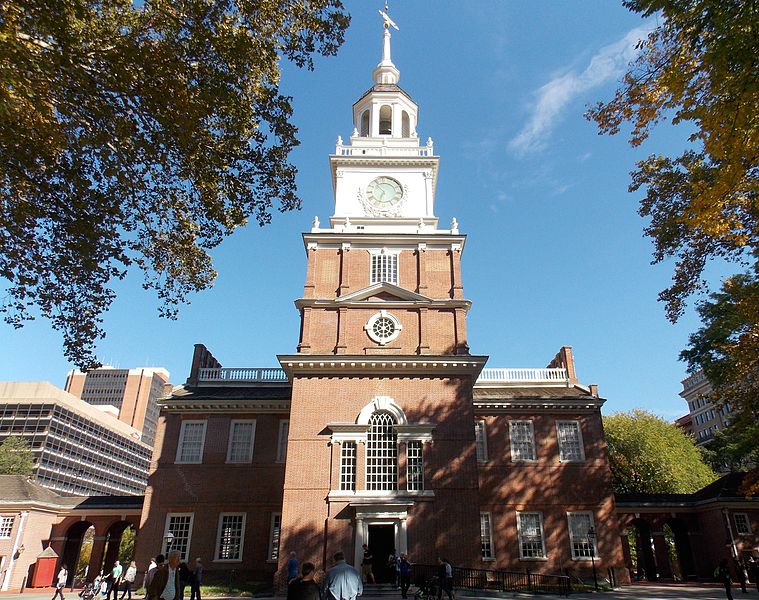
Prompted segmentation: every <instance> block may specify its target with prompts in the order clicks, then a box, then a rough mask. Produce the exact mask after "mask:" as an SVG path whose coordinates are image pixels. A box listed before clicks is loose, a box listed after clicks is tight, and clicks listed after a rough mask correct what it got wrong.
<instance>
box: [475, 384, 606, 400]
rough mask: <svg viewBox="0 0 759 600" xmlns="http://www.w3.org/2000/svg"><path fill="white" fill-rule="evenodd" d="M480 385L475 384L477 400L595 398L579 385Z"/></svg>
mask: <svg viewBox="0 0 759 600" xmlns="http://www.w3.org/2000/svg"><path fill="white" fill-rule="evenodd" d="M495 385H497V384H494V387H480V386H478V385H475V386H474V399H475V400H480V399H482V400H489V399H496V398H504V399H506V398H508V399H518V398H536V399H540V398H548V399H552V400H556V399H561V398H571V399H576V398H588V399H592V398H595V397H594V396H593V395H592V394H591V393H590V392H589V391H588V390H586V389H584V388H582V387H578V386H572V387H565V386H541V385H532V386H530V385H523V386H518V387H517V386H506V385H504V386H500V387H495Z"/></svg>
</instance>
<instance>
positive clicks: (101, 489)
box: [0, 381, 152, 496]
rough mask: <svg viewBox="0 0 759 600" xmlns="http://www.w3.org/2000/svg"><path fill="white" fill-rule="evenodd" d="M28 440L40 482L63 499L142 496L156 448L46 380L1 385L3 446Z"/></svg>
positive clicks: (0, 431)
mask: <svg viewBox="0 0 759 600" xmlns="http://www.w3.org/2000/svg"><path fill="white" fill-rule="evenodd" d="M9 436H17V437H22V438H24V439H25V440H26V441H27V442H29V444H30V446H31V448H32V452H33V454H34V461H35V466H34V473H35V475H36V478H37V483H39V484H41V485H43V486H45V487H47V488H49V489H52V490H54V491H56V492H58V493H62V494H78V495H84V496H89V495H103V496H112V495H130V494H142V493H144V491H145V485H146V484H147V474H148V468H149V466H150V457H151V454H152V448H151V447H150V446H149V445H148V444H146V443H145V442H143V441H141V440H140V432H139V431H137V430H136V429H135V428H134V427H130V426H129V425H126V424H124V423H122V422H121V421H119V420H118V419H116V418H115V417H113V416H111V415H108V414H105V413H103V412H102V411H101V410H98V409H97V408H95V407H93V406H90V405H89V404H87V403H86V402H84V401H82V400H80V399H79V398H75V397H74V396H72V395H71V394H69V393H67V392H65V391H64V390H62V389H60V388H58V387H55V386H54V385H52V384H50V383H47V382H44V381H34V382H19V381H3V382H0V442H2V441H3V440H5V439H6V438H7V437H9Z"/></svg>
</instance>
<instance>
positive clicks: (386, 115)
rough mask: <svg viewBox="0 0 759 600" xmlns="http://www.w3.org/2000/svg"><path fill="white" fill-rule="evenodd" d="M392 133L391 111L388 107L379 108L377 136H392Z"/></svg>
mask: <svg viewBox="0 0 759 600" xmlns="http://www.w3.org/2000/svg"><path fill="white" fill-rule="evenodd" d="M392 133H393V109H392V107H390V106H387V105H385V106H383V107H382V108H380V114H379V134H380V135H392Z"/></svg>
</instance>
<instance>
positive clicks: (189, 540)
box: [161, 512, 195, 562]
mask: <svg viewBox="0 0 759 600" xmlns="http://www.w3.org/2000/svg"><path fill="white" fill-rule="evenodd" d="M171 517H190V526H189V527H188V528H187V550H186V551H187V556H184V555H182V560H183V561H185V562H186V561H188V560H190V559H189V556H190V544H192V529H193V526H194V525H195V513H191V512H183V513H174V512H172V513H166V524H165V525H164V528H163V538H162V539H161V546H162V547H163V545H164V544H165V540H166V536H167V535H168V533H169V523H170V522H171ZM169 550H173V548H171V549H169ZM167 559H168V552H167Z"/></svg>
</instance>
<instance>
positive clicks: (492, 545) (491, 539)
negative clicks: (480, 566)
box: [480, 510, 496, 561]
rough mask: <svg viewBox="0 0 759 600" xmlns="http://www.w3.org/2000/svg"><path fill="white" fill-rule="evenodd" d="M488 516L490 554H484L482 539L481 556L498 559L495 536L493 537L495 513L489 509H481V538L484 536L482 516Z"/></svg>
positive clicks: (484, 558) (482, 557) (487, 558)
mask: <svg viewBox="0 0 759 600" xmlns="http://www.w3.org/2000/svg"><path fill="white" fill-rule="evenodd" d="M483 516H487V518H488V541H489V542H490V556H482V539H480V558H481V559H482V560H485V561H491V560H496V556H495V538H494V537H493V515H492V514H491V513H490V511H488V510H481V511H480V538H482V517H483Z"/></svg>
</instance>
